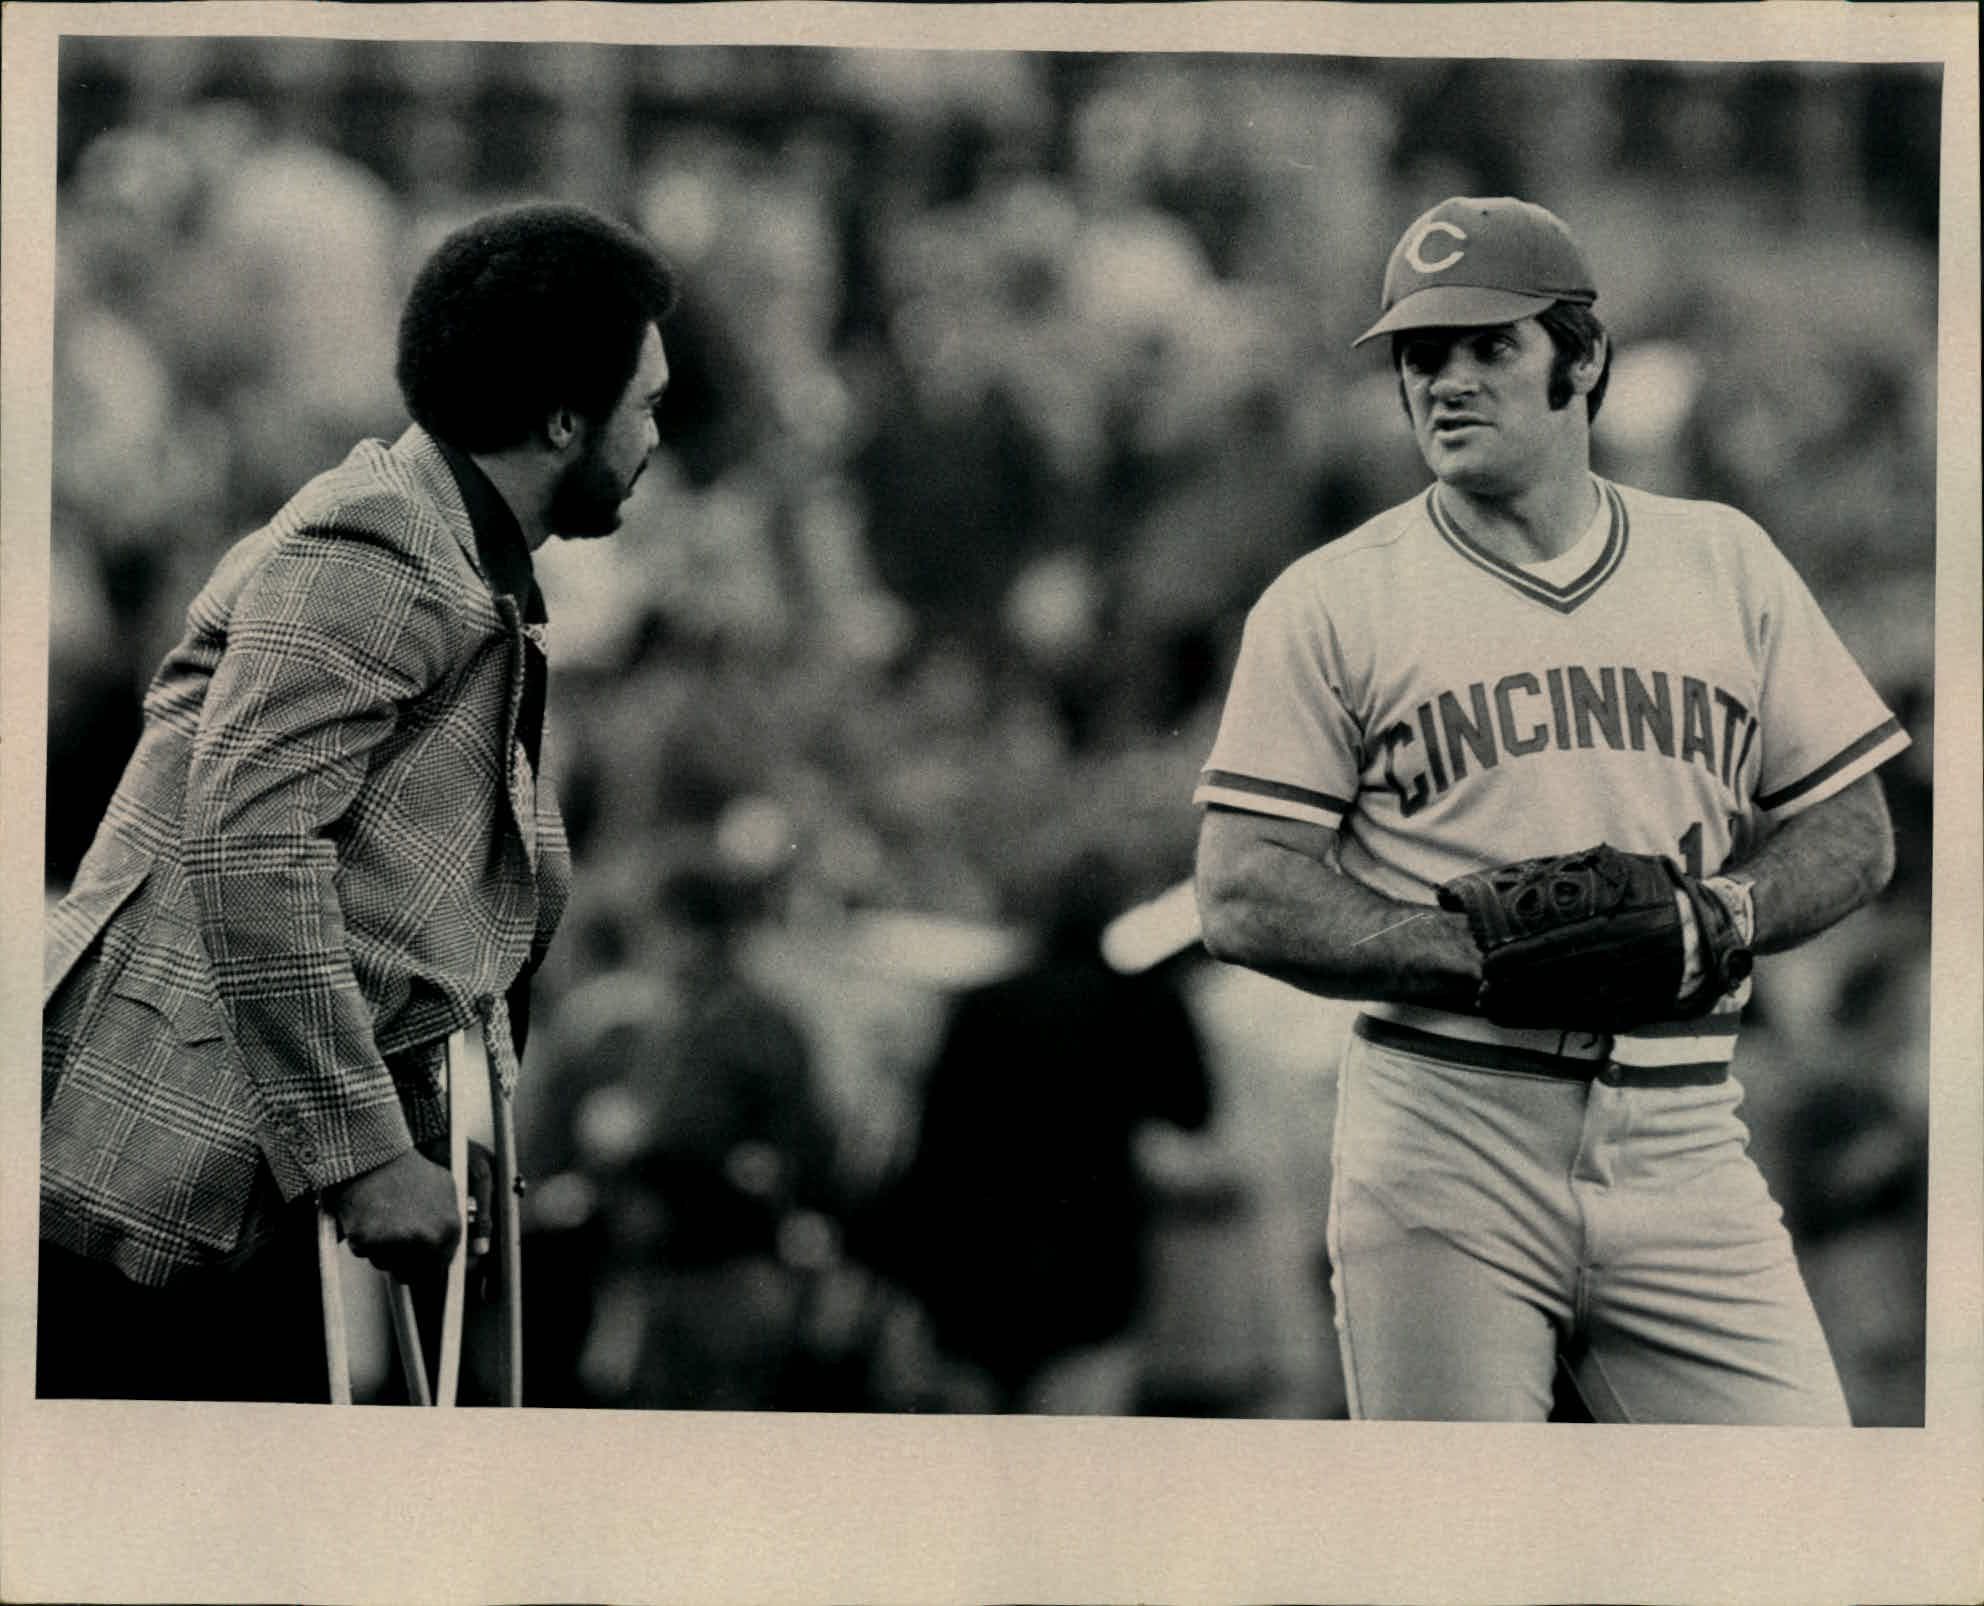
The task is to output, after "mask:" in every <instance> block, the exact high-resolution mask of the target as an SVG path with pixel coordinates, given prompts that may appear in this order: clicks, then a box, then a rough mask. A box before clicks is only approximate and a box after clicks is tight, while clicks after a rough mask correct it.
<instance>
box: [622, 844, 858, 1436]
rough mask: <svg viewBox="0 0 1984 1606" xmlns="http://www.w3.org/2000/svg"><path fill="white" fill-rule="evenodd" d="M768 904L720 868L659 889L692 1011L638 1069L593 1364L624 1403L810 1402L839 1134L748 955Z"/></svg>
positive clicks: (722, 1405) (807, 1057)
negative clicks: (749, 940)
mask: <svg viewBox="0 0 1984 1606" xmlns="http://www.w3.org/2000/svg"><path fill="white" fill-rule="evenodd" d="M762 898H763V887H762V885H761V884H760V883H759V882H758V881H757V880H755V879H754V878H752V877H750V876H748V875H746V874H744V873H742V872H739V871H734V870H729V869H726V868H723V867H720V866H715V865H695V866H692V867H686V868H681V869H677V870H675V871H673V872H671V873H670V874H669V875H668V876H667V877H666V878H665V879H664V882H663V885H662V888H661V892H660V913H661V916H662V922H663V926H664V928H665V929H666V930H667V931H668V933H669V934H670V938H671V940H672V943H673V945H674V946H673V952H672V956H671V963H670V968H671V971H672V979H673V981H674V984H675V989H676V991H677V994H678V996H679V997H680V999H681V1001H682V1014H681V1017H680V1019H679V1020H678V1021H677V1022H676V1024H675V1026H674V1029H673V1030H672V1031H671V1032H670V1033H669V1034H668V1036H667V1037H666V1039H665V1040H664V1042H663V1044H662V1052H661V1055H660V1058H659V1061H658V1063H650V1064H647V1065H631V1066H629V1067H628V1070H629V1072H630V1073H632V1078H633V1080H632V1084H631V1089H630V1090H631V1091H632V1093H633V1094H634V1096H635V1098H636V1099H637V1100H639V1101H640V1102H641V1103H642V1104H643V1105H645V1109H644V1111H642V1112H641V1121H640V1125H641V1128H642V1132H643V1136H642V1137H641V1138H640V1139H639V1140H638V1142H637V1143H636V1144H635V1145H634V1149H633V1152H632V1153H631V1154H630V1155H629V1156H628V1167H627V1170H628V1175H627V1178H626V1181H627V1182H628V1183H629V1184H630V1187H629V1188H628V1189H627V1190H625V1193H624V1196H623V1197H622V1198H621V1200H620V1205H619V1209H618V1211H617V1213H616V1214H617V1219H616V1223H615V1224H614V1225H615V1236H616V1239H617V1240H618V1241H617V1244H616V1249H617V1251H618V1252H617V1254H616V1257H615V1258H616V1259H617V1261H618V1275H617V1276H616V1277H615V1279H614V1282H613V1286H612V1288H611V1289H610V1290H609V1292H608V1295H607V1297H606V1298H604V1299H603V1300H602V1305H601V1310H600V1318H601V1319H600V1322H599V1324H598V1325H597V1326H596V1328H595V1333H594V1336H595V1339H596V1340H597V1342H596V1344H595V1345H594V1346H593V1350H592V1354H591V1356H590V1358H589V1360H588V1363H587V1367H586V1370H587V1372H588V1373H589V1375H590V1379H591V1382H592V1386H593V1387H595V1388H596V1389H597V1390H598V1391H599V1392H601V1393H603V1394H606V1395H609V1396H612V1397H613V1398H614V1399H615V1402H616V1403H621V1404H627V1405H637V1406H647V1407H659V1408H673V1409H691V1408H701V1409H710V1410H762V1409H766V1408H769V1407H774V1406H779V1405H785V1404H788V1403H794V1404H796V1403H804V1402H803V1400H795V1399H793V1398H792V1397H791V1396H792V1393H793V1391H794V1390H803V1387H804V1383H803V1377H804V1374H805V1372H806V1364H807V1356H806V1353H805V1352H806V1345H807V1336H806V1334H807V1326H808V1317H809V1313H810V1309H811V1305H812V1295H813V1293H814V1285H815V1282H816V1280H817V1278H818V1277H819V1276H820V1275H822V1274H824V1273H825V1272H826V1271H827V1270H828V1269H829V1268H830V1267H831V1265H832V1263H833V1261H834V1260H835V1258H836V1255H837V1243H838V1237H839V1235H838V1231H837V1229H836V1228H835V1226H834V1225H833V1211H834V1209H835V1202H836V1196H837V1192H838V1190H837V1186H836V1178H835V1148H836V1141H835V1134H834V1128H833V1125H832V1123H831V1121H830V1119H829V1116H828V1113H827V1110H826V1107H825V1105H824V1103H823V1101H822V1099H821V1097H820V1093H819V1089H818V1087H817V1085H816V1080H815V1076H814V1071H813V1064H812V1052H811V1049H810V1047H809V1045H808V1043H807V1040H806V1037H805V1034H804V1032H803V1030H802V1029H801V1027H800V1025H799V1023H798V1021H797V1019H796V1018H795V1017H794V1015H793V1014H792V1012H791V1011H790V1010H789V1009H788V1008H787V1007H786V1006H785V1005H784V1004H783V1003H782V1002H781V1001H780V1000H778V999H776V998H774V997H772V996H771V995H770V994H769V993H767V992H766V991H765V990H764V989H763V988H762V987H760V986H759V985H758V984H757V983H756V982H755V981H754V980H752V979H751V977H750V976H749V974H748V973H747V970H746V968H745V966H744V964H743V962H742V958H741V954H740V945H741V943H742V942H743V940H744V938H745V937H746V936H747V935H748V934H749V932H750V931H751V930H752V928H753V927H754V925H755V924H756V922H757V921H758V920H760V919H761V918H762V915H763V910H762V907H761V904H762Z"/></svg>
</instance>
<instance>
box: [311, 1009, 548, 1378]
mask: <svg viewBox="0 0 1984 1606" xmlns="http://www.w3.org/2000/svg"><path fill="white" fill-rule="evenodd" d="M479 1059H480V1055H477V1054H472V1053H471V1052H470V1045H469V1040H468V1038H467V1037H466V1035H465V1034H463V1033H460V1032H458V1033H456V1034H455V1035H454V1036H452V1037H450V1038H449V1039H448V1045H447V1066H446V1075H447V1084H448V1136H447V1139H446V1143H445V1149H444V1150H443V1151H442V1152H438V1153H437V1152H436V1146H435V1145H429V1146H427V1148H426V1149H425V1150H424V1151H423V1150H409V1151H408V1152H407V1153H405V1154H403V1155H400V1156H399V1157H398V1158H397V1159H394V1160H392V1161H389V1162H388V1163H387V1164H385V1165H382V1166H379V1167H378V1168H376V1169H375V1170H372V1171H368V1172H366V1173H365V1174H364V1175H362V1176H359V1177H354V1178H353V1179H351V1181H349V1182H347V1183H345V1184H343V1185H342V1186H340V1187H339V1188H337V1189H335V1190H332V1191H330V1192H329V1193H328V1194H327V1195H326V1197H325V1199H324V1201H323V1208H322V1209H321V1210H320V1211H319V1214H318V1223H317V1226H318V1232H317V1261H318V1273H319V1277H320V1280H321V1283H322V1288H323V1300H324V1339H325V1350H326V1354H327V1356H328V1359H329V1364H330V1381H331V1398H332V1401H333V1403H335V1404H340V1405H344V1404H349V1403H350V1402H351V1375H350V1357H349V1351H348V1347H347V1342H346V1330H345V1313H344V1295H343V1283H342V1281H341V1278H340V1272H339V1263H338V1256H337V1242H338V1238H339V1237H340V1236H342V1237H344V1238H345V1239H346V1241H348V1242H349V1243H350V1245H351V1247H352V1251H353V1253H354V1254H356V1255H358V1256H359V1257H360V1258H362V1259H365V1260H369V1261H370V1262H371V1263H372V1264H373V1265H375V1266H377V1267H378V1268H379V1270H380V1271H381V1272H382V1273H384V1274H385V1276H386V1279H387V1285H388V1303H389V1308H390V1311H391V1315H392V1322H393V1336H394V1340H395V1342H396V1345H397V1348H398V1350H399V1356H400V1365H401V1368H402V1371H403V1373H404V1375H405V1378H406V1385H407V1397H408V1399H409V1400H410V1401H411V1402H412V1403H413V1404H415V1405H429V1404H433V1405H443V1406H451V1405H453V1404H454V1403H455V1394H456V1390H457V1387H458V1384H459V1381H460V1368H461V1351H462V1331H463V1323H464V1308H465V1304H466V1290H467V1278H468V1271H469V1268H470V1267H471V1266H476V1265H479V1264H482V1263H484V1262H485V1261H486V1257H487V1255H488V1253H489V1251H490V1248H491V1246H492V1239H493V1235H494V1233H495V1232H496V1230H497V1229H498V1228H500V1229H501V1254H500V1257H499V1260H498V1263H497V1266H496V1268H495V1269H496V1275H497V1278H498V1280H499V1283H500V1286H501V1289H502V1294H503V1322H502V1344H503V1351H502V1355H501V1366H500V1395H501V1400H502V1403H503V1404H505V1405H520V1404H521V1403H522V1400H523V1353H522V1351H523V1333H522V1235H521V1230H520V1223H519V1220H518V1202H519V1200H518V1195H519V1194H520V1192H521V1187H520V1185H519V1183H518V1180H517V1164H516V1129H515V1125H514V1121H513V1117H512V1111H511V1107H510V1099H509V1096H508V1094H507V1093H506V1092H505V1091H504V1090H503V1088H502V1086H501V1085H500V1082H499V1080H498V1078H497V1076H496V1074H495V1070H494V1068H493V1067H491V1068H490V1075H489V1102H490V1114H491V1134H492V1138H493V1141H494V1144H495V1151H494V1154H493V1156H492V1154H491V1153H490V1151H489V1150H486V1149H484V1148H483V1147H482V1145H481V1144H479V1143H472V1142H471V1141H470V1140H469V1136H468V1128H469V1125H470V1098H469V1094H470V1076H469V1074H468V1071H469V1062H470V1061H471V1060H479ZM444 1160H445V1162H446V1163H445V1165H443V1164H442V1162H443V1161H444ZM464 1222H466V1224H467V1231H466V1232H464V1231H463V1223H464ZM444 1264H445V1268H446V1282H445V1286H444V1292H443V1297H442V1305H441V1341H440V1348H439V1355H438V1359H439V1365H438V1375H437V1376H436V1378H435V1380H434V1386H433V1387H432V1388H431V1389H430V1388H429V1385H428V1373H427V1364H426V1359H425V1356H424V1354H423V1351H422V1348H421V1342H420V1328H419V1322H418V1319H417V1318H416V1316H415V1314H414V1300H413V1290H412V1286H411V1285H412V1283H413V1281H414V1280H415V1279H417V1278H422V1277H428V1276H432V1275H433V1274H434V1272H435V1271H436V1270H437V1269H438V1268H440V1267H442V1266H443V1265H444Z"/></svg>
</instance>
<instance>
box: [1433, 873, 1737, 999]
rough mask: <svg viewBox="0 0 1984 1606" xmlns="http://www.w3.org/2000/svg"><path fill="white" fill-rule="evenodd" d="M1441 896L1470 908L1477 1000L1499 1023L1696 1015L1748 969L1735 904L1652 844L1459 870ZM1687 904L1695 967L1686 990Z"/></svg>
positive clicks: (1456, 907)
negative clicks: (1645, 848) (1477, 962)
mask: <svg viewBox="0 0 1984 1606" xmlns="http://www.w3.org/2000/svg"><path fill="white" fill-rule="evenodd" d="M1677 893H1678V894H1679V897H1678V898H1677V897H1676V894H1677ZM1439 897H1440V907H1441V908H1442V909H1448V910H1452V911H1454V912H1456V913H1459V914H1465V915H1466V916H1467V924H1468V930H1469V931H1470V932H1471V933H1472V934H1473V936H1474V945H1475V947H1477V948H1478V949H1480V950H1481V991H1480V994H1479V995H1478V998H1477V1006H1478V1007H1479V1009H1480V1010H1481V1012H1482V1014H1484V1015H1486V1016H1487V1017H1488V1018H1489V1019H1490V1020H1493V1021H1498V1022H1500V1023H1501V1024H1503V1025H1505V1026H1558V1027H1563V1028H1565V1029H1567V1030H1586V1031H1614V1030H1618V1029H1620V1028H1623V1027H1630V1026H1644V1025H1647V1024H1649V1023H1651V1022H1653V1021H1661V1020H1674V1019H1677V1018H1686V1017H1688V1016H1693V1015H1702V1014H1706V1013H1707V1012H1708V1011H1709V1010H1710V1009H1712V1008H1713V1007H1714V1005H1715V1002H1716V1000H1717V999H1719V998H1721V997H1723V996H1724V994H1726V993H1728V992H1729V991H1730V989H1731V988H1734V987H1736V986H1737V985H1739V984H1740V983H1741V982H1742V980H1743V978H1744V977H1746V976H1747V975H1749V973H1750V965H1751V956H1750V951H1749V949H1748V948H1746V947H1744V946H1743V940H1742V937H1741V935H1740V933H1739V931H1738V929H1737V924H1736V915H1735V913H1734V911H1733V910H1731V909H1730V908H1729V907H1728V906H1727V905H1726V904H1725V903H1724V902H1723V900H1722V899H1721V898H1720V897H1719V896H1718V895H1717V894H1716V892H1715V891H1714V889H1713V888H1710V887H1705V886H1704V885H1703V884H1702V883H1701V882H1700V881H1698V880H1696V879H1695V878H1694V877H1692V876H1687V875H1683V874H1682V873H1681V871H1679V870H1677V869H1676V868H1675V867H1674V866H1673V865H1672V864H1671V863H1669V862H1668V861H1667V860H1666V859H1664V858H1661V857H1660V856H1658V855H1657V854H1648V853H1623V852H1621V851H1620V850H1619V849H1617V848H1613V847H1608V846H1606V845H1605V844H1603V843H1600V844H1599V845H1598V846H1597V847H1594V848H1586V849H1585V850H1584V851H1583V852H1582V853H1566V854H1560V855H1557V856H1555V857H1550V858H1541V859H1520V860H1517V861H1516V862H1515V863H1513V864H1505V865H1501V866H1499V867H1498V868H1496V869H1493V870H1480V871H1476V872H1475V873H1474V874H1472V875H1464V876H1458V877H1456V878H1455V879H1454V880H1452V881H1449V882H1447V883H1446V885H1444V886H1443V887H1441V888H1440V892H1439ZM1684 904H1685V906H1686V909H1687V911H1688V912H1687V913H1685V914H1684V912H1683V905H1684ZM1690 916H1692V918H1693V921H1694V925H1695V929H1696V933H1697V938H1698V942H1699V958H1700V967H1699V968H1700V972H1701V979H1700V981H1699V982H1698V983H1692V984H1689V985H1687V991H1686V994H1685V996H1684V995H1683V991H1682V989H1683V986H1684V977H1685V976H1686V975H1687V973H1688V965H1687V958H1688V948H1689V940H1688V932H1687V920H1688V919H1689V917H1690Z"/></svg>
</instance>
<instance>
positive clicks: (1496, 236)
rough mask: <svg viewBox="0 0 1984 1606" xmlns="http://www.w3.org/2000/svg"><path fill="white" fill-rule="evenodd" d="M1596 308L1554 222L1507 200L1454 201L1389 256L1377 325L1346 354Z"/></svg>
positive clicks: (1570, 246)
mask: <svg viewBox="0 0 1984 1606" xmlns="http://www.w3.org/2000/svg"><path fill="white" fill-rule="evenodd" d="M1597 299H1598V286H1597V284H1596V283H1595V282H1594V280H1593V277H1592V272H1591V265H1590V264H1589V263H1587V262H1586V261H1585V259H1584V253H1583V252H1582V251H1580V250H1579V249H1578V244H1577V241H1575V240H1573V239H1572V238H1571V231H1570V230H1569V229H1567V228H1565V227H1564V221H1563V219H1562V218H1560V217H1558V216H1557V214H1556V213H1554V212H1552V211H1550V210H1549V209H1548V208H1547V207H1541V206H1538V205H1536V203H1535V202H1533V201H1519V200H1517V199H1515V197H1513V196H1509V195H1498V196H1491V197H1477V196H1469V195H1456V196H1453V197H1451V198H1449V199H1447V200H1444V201H1442V202H1441V203H1440V204H1439V205H1438V206H1436V207H1434V208H1433V209H1432V210H1431V211H1429V212H1425V213H1422V214H1421V215H1420V216H1419V217H1418V218H1417V219H1416V220H1415V221H1414V222H1413V224H1412V226H1411V227H1410V228H1408V229H1407V230H1406V231H1405V233H1404V235H1403V236H1401V237H1400V239H1399V242H1398V244H1397V245H1395V246H1393V247H1392V255H1391V260H1390V261H1389V262H1388V263H1386V264H1385V297H1384V303H1383V306H1382V308H1381V311H1382V314H1383V315H1382V316H1381V317H1380V318H1379V319H1378V321H1377V322H1376V323H1374V324H1372V325H1371V327H1370V328H1369V329H1366V330H1365V331H1364V333H1363V334H1361V335H1359V336H1358V337H1357V338H1356V339H1355V340H1353V341H1352V342H1351V345H1353V346H1361V345H1363V344H1364V342H1365V341H1367V340H1375V339H1376V338H1377V337H1378V336H1379V335H1389V334H1394V333H1396V332H1397V331H1399V330H1401V329H1438V328H1456V327H1466V326H1471V325H1480V324H1491V323H1514V322H1515V321H1516V320H1517V319H1518V318H1527V317H1530V316H1532V315H1533V314H1535V313H1539V312H1541V311H1542V310H1543V309H1544V308H1545V307H1547V306H1549V305H1550V303H1551V302H1553V301H1575V302H1578V303H1580V304H1581V305H1584V306H1590V305H1591V303H1592V302H1594V301H1596V300H1597Z"/></svg>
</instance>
